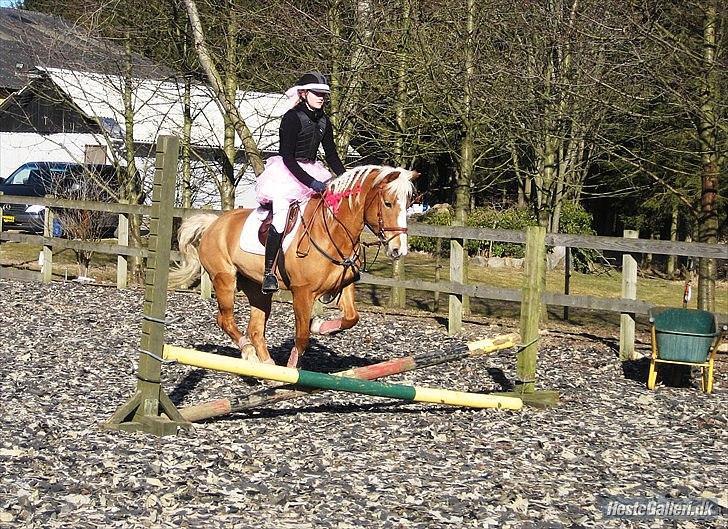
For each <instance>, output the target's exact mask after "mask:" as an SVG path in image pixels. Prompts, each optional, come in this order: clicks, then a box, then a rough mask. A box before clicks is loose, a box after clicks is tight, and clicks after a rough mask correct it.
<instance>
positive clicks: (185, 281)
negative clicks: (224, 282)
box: [169, 213, 218, 288]
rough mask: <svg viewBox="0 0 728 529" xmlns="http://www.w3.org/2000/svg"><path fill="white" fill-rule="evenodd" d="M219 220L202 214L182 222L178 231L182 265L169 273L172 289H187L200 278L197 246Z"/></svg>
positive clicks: (213, 216) (207, 214)
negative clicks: (209, 228)
mask: <svg viewBox="0 0 728 529" xmlns="http://www.w3.org/2000/svg"><path fill="white" fill-rule="evenodd" d="M217 218H218V217H217V215H213V214H211V213H200V214H198V215H194V216H192V217H190V218H188V219H185V220H184V221H183V222H182V225H181V226H180V228H179V230H178V231H177V241H178V242H179V251H180V253H181V254H182V264H180V265H177V267H175V268H173V269H171V270H170V271H169V286H170V287H171V288H177V287H187V286H189V285H190V284H192V282H193V281H194V280H196V279H197V278H198V277H199V276H200V256H199V254H198V253H197V245H198V244H199V242H200V238H202V234H203V233H204V232H205V230H206V229H207V228H208V227H209V226H210V224H212V223H213V222H215V220H217Z"/></svg>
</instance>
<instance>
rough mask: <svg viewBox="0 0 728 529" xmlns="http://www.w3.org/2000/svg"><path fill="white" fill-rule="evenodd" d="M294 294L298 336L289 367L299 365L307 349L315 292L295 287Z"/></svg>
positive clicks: (289, 359)
mask: <svg viewBox="0 0 728 529" xmlns="http://www.w3.org/2000/svg"><path fill="white" fill-rule="evenodd" d="M292 294H293V313H294V314H295V316H296V337H295V340H294V341H295V344H294V346H293V349H291V356H289V357H288V364H287V365H288V367H297V366H298V359H299V356H300V355H303V353H304V352H305V351H306V347H308V342H309V340H310V338H311V309H312V308H313V293H312V292H311V291H310V290H308V289H295V290H293V291H292Z"/></svg>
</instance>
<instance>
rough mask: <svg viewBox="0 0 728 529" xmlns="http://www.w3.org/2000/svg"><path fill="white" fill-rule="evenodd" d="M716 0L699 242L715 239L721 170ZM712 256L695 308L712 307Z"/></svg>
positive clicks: (709, 35)
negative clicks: (716, 62) (716, 52)
mask: <svg viewBox="0 0 728 529" xmlns="http://www.w3.org/2000/svg"><path fill="white" fill-rule="evenodd" d="M717 4H718V1H717V0H707V2H706V6H705V13H704V18H703V68H704V72H705V74H704V77H703V80H702V93H701V98H700V99H701V101H700V119H699V123H698V127H699V129H698V131H697V132H698V140H699V144H700V152H701V163H702V175H701V188H702V194H701V201H700V206H701V216H700V221H699V222H700V224H699V226H698V236H699V240H700V242H703V243H709V244H716V243H717V242H718V210H717V207H716V201H717V196H718V174H719V172H720V167H719V159H718V150H717V139H718V138H717V136H718V135H717V126H716V125H717V112H716V104H717V102H718V78H717V71H716V64H715V47H716V39H715V29H716V23H717ZM715 279H716V262H715V259H707V258H702V259H700V264H699V269H698V308H701V309H703V310H710V311H713V310H715Z"/></svg>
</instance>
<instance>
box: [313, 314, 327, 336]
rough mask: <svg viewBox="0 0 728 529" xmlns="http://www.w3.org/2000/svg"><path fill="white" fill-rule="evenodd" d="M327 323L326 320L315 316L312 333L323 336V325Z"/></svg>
mask: <svg viewBox="0 0 728 529" xmlns="http://www.w3.org/2000/svg"><path fill="white" fill-rule="evenodd" d="M325 321H326V320H325V319H323V318H321V317H319V316H315V317H314V318H313V319H312V320H311V332H312V333H314V334H321V325H322V324H323V323H324V322H325Z"/></svg>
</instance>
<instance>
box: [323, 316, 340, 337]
mask: <svg viewBox="0 0 728 529" xmlns="http://www.w3.org/2000/svg"><path fill="white" fill-rule="evenodd" d="M340 330H341V319H338V320H325V321H323V322H322V323H321V325H319V330H318V332H319V334H332V333H335V332H336V331H340Z"/></svg>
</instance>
